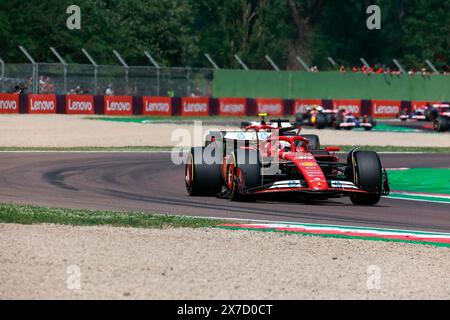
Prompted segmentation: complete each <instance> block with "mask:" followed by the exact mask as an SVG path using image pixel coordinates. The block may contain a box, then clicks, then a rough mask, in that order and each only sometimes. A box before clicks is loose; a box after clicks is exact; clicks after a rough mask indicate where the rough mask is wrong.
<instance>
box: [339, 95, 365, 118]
mask: <svg viewBox="0 0 450 320" xmlns="http://www.w3.org/2000/svg"><path fill="white" fill-rule="evenodd" d="M332 104H333V110H339V109H341V108H344V109H345V111H347V112H351V113H352V114H353V115H355V116H356V117H359V116H361V104H362V101H361V100H354V99H353V100H348V99H339V100H332Z"/></svg>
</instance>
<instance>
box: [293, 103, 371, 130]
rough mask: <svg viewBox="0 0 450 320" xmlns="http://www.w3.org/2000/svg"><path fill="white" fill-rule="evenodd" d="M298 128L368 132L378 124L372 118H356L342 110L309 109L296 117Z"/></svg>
mask: <svg viewBox="0 0 450 320" xmlns="http://www.w3.org/2000/svg"><path fill="white" fill-rule="evenodd" d="M295 125H296V127H302V126H303V125H308V126H313V127H315V128H317V129H324V128H326V127H332V128H334V129H336V130H341V129H345V130H352V129H355V128H364V130H366V131H370V130H372V128H373V127H374V126H375V125H376V122H375V121H374V120H373V118H372V117H370V116H367V115H365V116H363V117H362V119H361V118H360V117H356V116H355V115H354V114H353V113H351V112H348V111H345V110H343V109H341V110H326V109H323V108H322V107H317V108H313V109H307V110H306V111H305V112H300V113H297V114H296V115H295Z"/></svg>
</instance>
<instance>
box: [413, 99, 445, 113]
mask: <svg viewBox="0 0 450 320" xmlns="http://www.w3.org/2000/svg"><path fill="white" fill-rule="evenodd" d="M433 104H440V102H430V101H411V108H412V111H416V110H425V109H426V108H427V107H428V106H429V105H433Z"/></svg>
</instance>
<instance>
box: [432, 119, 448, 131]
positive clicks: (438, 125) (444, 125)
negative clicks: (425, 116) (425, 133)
mask: <svg viewBox="0 0 450 320" xmlns="http://www.w3.org/2000/svg"><path fill="white" fill-rule="evenodd" d="M433 127H434V130H435V131H437V132H445V131H447V130H448V129H449V128H450V126H449V119H448V118H446V117H438V118H437V119H436V120H434V122H433Z"/></svg>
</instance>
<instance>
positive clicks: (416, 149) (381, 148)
mask: <svg viewBox="0 0 450 320" xmlns="http://www.w3.org/2000/svg"><path fill="white" fill-rule="evenodd" d="M339 147H340V148H341V149H342V151H343V152H348V151H350V150H351V149H352V148H353V146H339ZM360 148H361V149H362V150H367V151H377V152H425V153H450V147H396V146H360ZM172 149H173V147H152V146H128V147H127V146H125V147H68V148H59V147H48V148H44V147H38V148H35V147H23V148H22V147H0V152H1V151H55V152H57V151H71V152H77V151H79V152H96V151H97V152H127V151H129V152H133V151H142V152H145V151H171V150H172ZM185 149H189V148H188V147H187V148H185Z"/></svg>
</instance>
